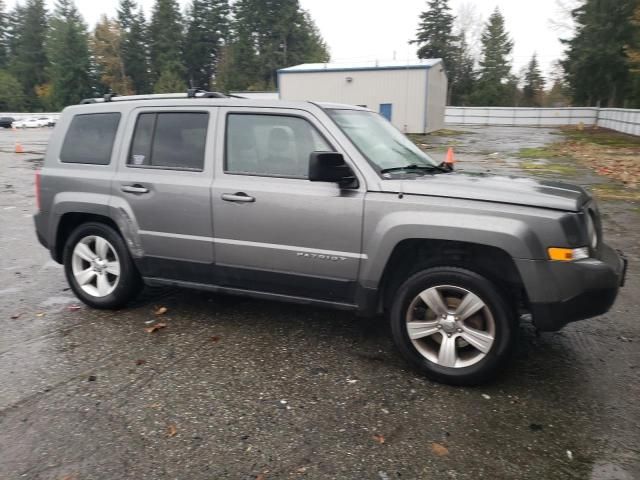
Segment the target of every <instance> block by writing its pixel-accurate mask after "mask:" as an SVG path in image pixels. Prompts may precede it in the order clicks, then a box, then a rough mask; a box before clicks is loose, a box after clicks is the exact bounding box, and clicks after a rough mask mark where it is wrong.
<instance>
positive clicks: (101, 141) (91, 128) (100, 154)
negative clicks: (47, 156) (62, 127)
mask: <svg viewBox="0 0 640 480" xmlns="http://www.w3.org/2000/svg"><path fill="white" fill-rule="evenodd" d="M119 124H120V114H119V113H94V114H87V115H76V116H75V117H73V120H72V121H71V125H70V126H69V130H68V131H67V136H66V137H65V139H64V144H63V145H62V152H60V160H61V161H62V162H64V163H87V164H91V165H109V163H110V162H111V152H112V150H113V142H114V140H115V138H116V133H117V132H118V125H119Z"/></svg>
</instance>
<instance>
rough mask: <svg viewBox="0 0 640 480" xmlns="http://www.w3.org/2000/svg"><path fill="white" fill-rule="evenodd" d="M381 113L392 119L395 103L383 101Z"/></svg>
mask: <svg viewBox="0 0 640 480" xmlns="http://www.w3.org/2000/svg"><path fill="white" fill-rule="evenodd" d="M380 115H382V116H383V117H384V118H386V119H387V120H389V121H391V118H392V117H393V105H392V104H391V103H381V104H380Z"/></svg>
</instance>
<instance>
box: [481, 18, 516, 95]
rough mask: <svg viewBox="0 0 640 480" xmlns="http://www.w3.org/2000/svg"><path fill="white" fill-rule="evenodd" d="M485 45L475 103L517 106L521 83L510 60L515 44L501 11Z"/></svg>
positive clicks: (487, 32) (486, 31)
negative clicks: (516, 93) (515, 103)
mask: <svg viewBox="0 0 640 480" xmlns="http://www.w3.org/2000/svg"><path fill="white" fill-rule="evenodd" d="M481 42H482V58H481V60H480V78H479V80H478V87H477V89H476V90H475V91H474V93H473V95H472V102H473V103H474V104H476V105H483V106H489V107H491V106H506V105H507V106H508V105H513V100H514V93H515V92H514V88H515V84H516V83H517V82H514V79H513V76H512V75H511V60H510V58H509V57H510V55H511V51H512V49H513V42H512V41H511V39H510V38H509V34H508V33H507V31H506V29H505V22H504V17H503V16H502V14H501V13H500V10H498V9H497V8H496V9H495V10H494V11H493V13H492V14H491V16H490V17H489V20H488V22H487V25H486V27H485V29H484V32H483V33H482V37H481Z"/></svg>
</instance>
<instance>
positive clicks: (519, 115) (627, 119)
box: [445, 107, 640, 135]
mask: <svg viewBox="0 0 640 480" xmlns="http://www.w3.org/2000/svg"><path fill="white" fill-rule="evenodd" d="M445 123H448V124H453V125H503V126H534V127H557V126H562V125H578V124H580V123H583V124H584V125H598V126H600V127H605V128H610V129H612V130H617V131H619V132H623V133H629V134H631V135H640V110H632V109H625V108H595V107H582V108H571V107H568V108H525V107H447V109H446V113H445Z"/></svg>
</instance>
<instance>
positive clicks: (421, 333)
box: [390, 267, 517, 385]
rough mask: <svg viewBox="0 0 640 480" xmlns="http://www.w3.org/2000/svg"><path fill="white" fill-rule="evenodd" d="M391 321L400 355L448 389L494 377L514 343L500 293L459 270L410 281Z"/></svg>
mask: <svg viewBox="0 0 640 480" xmlns="http://www.w3.org/2000/svg"><path fill="white" fill-rule="evenodd" d="M467 297H468V298H467ZM425 299H426V301H425ZM438 299H440V300H442V302H440V301H439V300H438ZM427 302H428V303H429V304H430V305H431V306H429V305H428V303H427ZM480 304H481V305H482V306H480ZM432 307H433V308H432ZM436 311H437V312H438V313H436ZM443 315H446V317H444V316H443ZM463 317H464V318H463ZM390 320H391V331H392V334H393V340H394V342H395V344H396V346H397V348H398V349H399V350H400V352H401V353H402V355H403V356H404V357H405V358H406V359H407V360H408V361H409V362H410V363H411V364H412V365H413V366H414V367H416V368H417V369H418V370H419V371H420V372H421V373H423V374H424V375H425V376H427V377H428V378H430V379H432V380H435V381H437V382H441V383H446V384H450V385H477V384H481V383H484V382H487V381H488V380H490V379H492V378H493V377H495V375H496V374H497V373H498V372H499V370H500V369H501V368H502V367H504V366H505V365H506V363H507V361H508V358H509V356H510V354H511V352H512V350H513V348H514V345H515V343H516V340H517V321H516V316H515V315H514V314H513V309H511V308H509V305H508V303H507V301H506V300H505V298H504V296H503V294H502V292H501V291H500V290H499V289H498V288H497V287H496V286H495V285H494V284H493V283H492V282H491V281H489V280H488V279H486V278H485V277H483V276H481V275H479V274H477V273H475V272H472V271H470V270H466V269H463V268H457V267H435V268H429V269H426V270H422V271H421V272H418V273H416V274H415V275H413V276H411V277H410V278H409V279H408V280H407V281H405V282H404V284H402V285H401V286H400V288H399V289H398V290H397V292H396V294H395V297H394V299H393V304H392V307H391V311H390ZM467 340H469V341H467ZM452 342H453V343H452ZM445 346H446V348H444V347H445Z"/></svg>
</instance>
